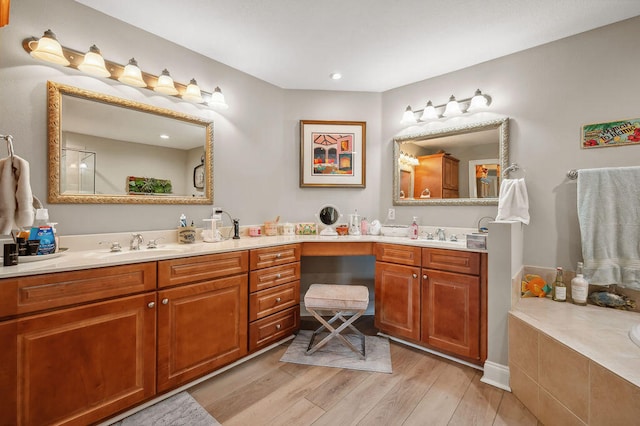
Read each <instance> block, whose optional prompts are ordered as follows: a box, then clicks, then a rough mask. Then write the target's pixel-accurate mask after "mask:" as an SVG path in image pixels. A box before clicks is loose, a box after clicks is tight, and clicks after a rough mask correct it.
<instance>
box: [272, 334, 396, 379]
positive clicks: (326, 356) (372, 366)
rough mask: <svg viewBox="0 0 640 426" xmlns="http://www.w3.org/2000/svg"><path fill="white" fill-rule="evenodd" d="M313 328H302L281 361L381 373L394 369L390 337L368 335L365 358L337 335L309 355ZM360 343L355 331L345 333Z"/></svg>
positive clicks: (357, 343) (321, 336)
mask: <svg viewBox="0 0 640 426" xmlns="http://www.w3.org/2000/svg"><path fill="white" fill-rule="evenodd" d="M312 333H313V332H312V331H310V330H300V332H299V333H298V335H297V336H296V338H295V339H293V341H292V342H291V344H290V345H289V348H288V349H287V351H286V352H285V353H284V355H282V358H280V361H282V362H291V363H294V364H305V365H317V366H324V367H336V368H348V369H351V370H364V371H375V372H378V373H391V371H392V370H391V352H390V350H389V340H388V339H386V338H384V337H378V336H365V340H364V344H365V353H366V355H367V359H365V360H362V359H360V358H359V357H358V355H357V354H356V353H355V352H353V351H352V350H351V349H349V348H348V347H346V346H345V345H343V344H342V342H340V340H339V339H338V338H333V339H331V340H329V342H327V344H326V345H324V346H323V347H322V348H320V349H318V350H317V351H316V352H314V353H313V354H311V355H305V352H306V350H307V346H308V345H309V340H310V339H311V334H312ZM324 336H326V334H322V333H321V334H320V335H319V336H318V337H317V338H316V339H322V338H324ZM344 336H345V337H346V338H347V339H348V340H349V341H350V342H351V343H353V344H354V345H355V346H356V347H360V339H359V337H358V336H356V335H354V334H347V335H344Z"/></svg>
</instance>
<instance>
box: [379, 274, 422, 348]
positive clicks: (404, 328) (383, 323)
mask: <svg viewBox="0 0 640 426" xmlns="http://www.w3.org/2000/svg"><path fill="white" fill-rule="evenodd" d="M419 273H420V268H418V267H412V266H404V265H394V264H390V263H384V262H376V283H375V307H376V313H375V325H376V327H377V328H378V329H380V330H381V331H383V332H386V333H389V334H393V335H394V336H397V337H406V338H409V339H413V340H419V339H420V277H419V275H418V274H419Z"/></svg>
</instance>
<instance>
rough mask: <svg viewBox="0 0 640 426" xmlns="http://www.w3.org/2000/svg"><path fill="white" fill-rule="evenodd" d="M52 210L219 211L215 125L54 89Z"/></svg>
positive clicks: (134, 104) (85, 93) (106, 97)
mask: <svg viewBox="0 0 640 426" xmlns="http://www.w3.org/2000/svg"><path fill="white" fill-rule="evenodd" d="M47 94H48V139H49V187H48V200H49V202H50V203H93V204H96V203H113V204H120V203H128V204H213V122H211V121H207V120H203V119H200V118H198V117H194V116H190V115H187V114H182V113H179V112H175V111H172V110H168V109H164V108H159V107H155V106H151V105H147V104H143V103H140V102H135V101H130V100H127V99H122V98H117V97H114V96H110V95H106V94H102V93H96V92H92V91H88V90H84V89H79V88H76V87H72V86H67V85H64V84H60V83H55V82H52V81H49V82H47Z"/></svg>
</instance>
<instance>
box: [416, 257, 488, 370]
mask: <svg viewBox="0 0 640 426" xmlns="http://www.w3.org/2000/svg"><path fill="white" fill-rule="evenodd" d="M422 286H423V287H422V336H421V340H422V341H423V342H424V343H426V344H428V345H430V346H433V347H435V348H438V349H442V350H443V351H446V352H450V353H452V354H456V355H460V356H463V357H466V358H471V359H474V360H478V359H479V356H480V278H479V277H476V276H470V275H463V274H457V273H451V272H443V271H435V270H430V269H424V270H423V276H422Z"/></svg>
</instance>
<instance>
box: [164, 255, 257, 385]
mask: <svg viewBox="0 0 640 426" xmlns="http://www.w3.org/2000/svg"><path fill="white" fill-rule="evenodd" d="M247 272H248V252H247V251H239V252H230V253H222V254H212V255H205V256H196V257H189V258H180V259H172V260H162V261H159V262H158V287H159V290H158V377H157V390H158V392H163V391H166V390H169V389H172V388H175V387H178V386H180V385H182V384H185V383H187V382H189V381H192V380H193V379H195V378H197V377H200V376H202V375H205V374H207V373H210V372H211V371H213V370H215V369H216V368H219V367H221V366H223V365H226V364H229V363H231V362H233V361H236V360H238V359H240V358H242V357H243V356H245V355H246V354H247V323H248V321H247V303H248V299H247V295H248V277H247ZM175 284H179V285H175Z"/></svg>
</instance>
